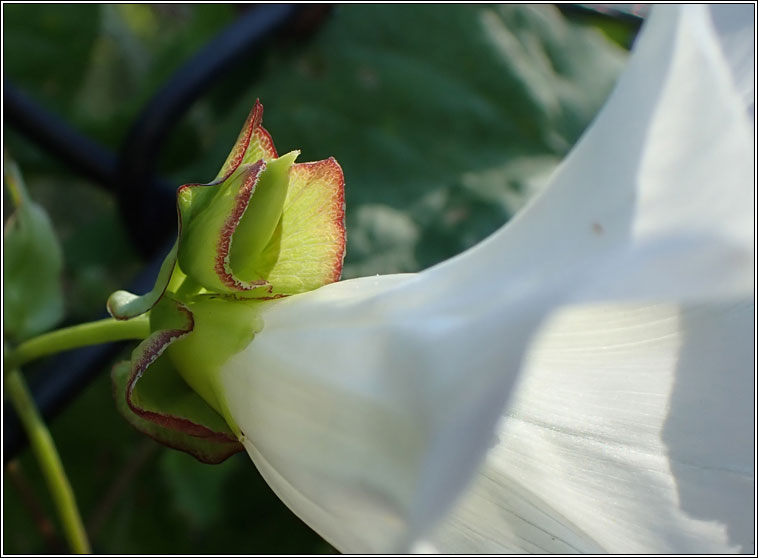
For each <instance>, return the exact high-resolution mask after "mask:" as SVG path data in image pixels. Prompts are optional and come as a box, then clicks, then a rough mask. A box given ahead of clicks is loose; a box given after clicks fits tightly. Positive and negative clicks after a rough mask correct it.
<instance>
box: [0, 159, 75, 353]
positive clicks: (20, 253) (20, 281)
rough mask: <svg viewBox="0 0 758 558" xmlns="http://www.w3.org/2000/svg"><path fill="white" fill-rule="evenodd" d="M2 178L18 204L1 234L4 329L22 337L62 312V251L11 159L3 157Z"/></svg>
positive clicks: (47, 324)
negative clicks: (3, 169)
mask: <svg viewBox="0 0 758 558" xmlns="http://www.w3.org/2000/svg"><path fill="white" fill-rule="evenodd" d="M5 183H6V184H7V186H8V188H9V189H10V190H11V196H12V197H13V198H14V200H15V202H16V204H17V206H16V211H15V212H14V214H13V215H11V217H10V219H9V220H8V222H7V223H6V226H5V234H4V238H3V287H4V289H3V291H4V292H3V294H4V299H3V303H4V304H3V318H4V327H5V333H6V334H7V335H8V336H10V337H12V338H14V339H16V340H21V339H26V338H28V337H31V336H33V335H37V334H39V333H42V332H43V331H45V330H48V329H50V328H51V327H53V326H54V325H55V324H57V323H58V322H59V321H60V319H61V318H62V317H63V290H62V285H61V271H62V269H63V253H62V250H61V246H60V243H59V242H58V238H57V236H56V234H55V231H54V230H53V226H52V223H51V222H50V219H49V217H48V216H47V213H46V212H45V210H44V209H43V208H42V207H41V206H39V205H37V204H36V203H34V202H33V201H31V200H30V199H29V197H28V195H27V194H26V189H25V187H24V184H23V179H22V177H21V173H20V172H19V171H18V169H17V167H16V165H15V163H13V162H12V161H10V160H9V159H7V158H6V160H5Z"/></svg>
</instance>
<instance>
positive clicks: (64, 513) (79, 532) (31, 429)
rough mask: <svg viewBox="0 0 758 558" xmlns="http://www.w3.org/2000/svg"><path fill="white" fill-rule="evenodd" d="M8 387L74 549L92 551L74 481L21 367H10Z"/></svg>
mask: <svg viewBox="0 0 758 558" xmlns="http://www.w3.org/2000/svg"><path fill="white" fill-rule="evenodd" d="M5 387H6V390H7V394H8V397H9V398H10V400H11V403H12V404H13V407H14V408H15V409H16V412H17V413H18V416H19V418H20V419H21V424H22V425H23V427H24V430H26V434H27V436H28V437H29V443H30V444H31V447H32V451H33V452H34V455H35V456H36V457H37V461H38V462H39V465H40V468H41V469H42V474H43V475H44V477H45V481H46V482H47V486H48V488H49V489H50V493H51V494H52V497H53V501H54V502H55V507H56V509H57V511H58V515H59V517H60V519H61V523H62V524H63V532H64V534H65V536H66V540H67V541H68V544H69V547H70V548H71V551H72V552H74V553H76V554H89V553H90V546H89V541H88V540H87V533H86V532H85V531H84V523H83V522H82V518H81V516H80V515H79V509H78V508H77V506H76V498H75V497H74V492H73V490H71V484H69V482H68V478H67V477H66V472H65V471H64V470H63V464H62V463H61V458H60V456H59V455H58V451H57V450H56V449H55V443H54V442H53V438H52V436H51V435H50V431H48V429H47V426H45V423H44V421H43V420H42V417H41V416H40V415H39V412H37V408H36V406H35V405H34V400H33V399H32V396H31V394H30V393H29V390H28V388H27V387H26V382H25V381H24V378H23V376H21V372H20V371H19V370H18V369H14V370H11V371H10V372H9V373H8V374H7V376H6V378H5Z"/></svg>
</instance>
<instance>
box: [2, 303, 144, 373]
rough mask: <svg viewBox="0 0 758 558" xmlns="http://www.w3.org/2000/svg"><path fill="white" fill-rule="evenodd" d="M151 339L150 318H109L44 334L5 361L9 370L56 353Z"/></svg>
mask: <svg viewBox="0 0 758 558" xmlns="http://www.w3.org/2000/svg"><path fill="white" fill-rule="evenodd" d="M148 335H150V318H149V316H148V315H142V316H139V317H137V318H132V319H130V320H114V319H113V318H106V319H104V320H98V321H96V322H89V323H86V324H79V325H75V326H72V327H66V328H63V329H58V330H56V331H51V332H49V333H44V334H42V335H40V336H38V337H33V338H32V339H29V340H27V341H24V342H23V343H21V344H20V345H19V346H18V347H16V349H15V350H13V351H11V352H10V354H9V355H8V356H7V358H6V359H5V366H6V367H7V368H8V369H11V368H17V367H19V366H21V365H22V364H24V363H26V362H29V361H30V360H34V359H36V358H40V357H43V356H46V355H51V354H53V353H59V352H61V351H68V350H71V349H76V348H78V347H84V346H86V345H99V344H100V343H108V342H110V341H124V340H127V339H145V338H146V337H147V336H148Z"/></svg>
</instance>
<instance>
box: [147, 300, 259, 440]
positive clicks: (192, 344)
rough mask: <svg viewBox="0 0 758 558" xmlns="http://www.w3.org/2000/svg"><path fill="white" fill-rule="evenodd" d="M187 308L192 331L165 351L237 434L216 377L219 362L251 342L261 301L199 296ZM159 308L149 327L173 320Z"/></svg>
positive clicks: (177, 368) (257, 324) (186, 378)
mask: <svg viewBox="0 0 758 558" xmlns="http://www.w3.org/2000/svg"><path fill="white" fill-rule="evenodd" d="M188 307H189V310H190V312H191V313H192V316H193V320H194V323H193V328H192V331H191V332H190V333H189V334H188V335H186V336H182V338H180V339H177V340H176V342H175V343H172V344H171V346H170V347H168V350H167V351H166V352H167V354H168V356H169V358H170V359H171V361H172V363H173V365H174V367H175V368H176V370H178V371H179V373H180V374H181V376H182V378H184V380H185V381H186V382H187V384H189V385H190V387H192V389H193V390H194V391H195V392H196V393H198V394H199V395H200V396H201V397H202V398H203V399H205V401H206V402H207V403H208V404H209V405H210V406H211V407H213V408H214V409H215V410H216V411H217V412H218V413H220V414H221V415H222V416H223V417H224V418H225V419H226V422H227V424H229V426H230V427H231V428H232V430H233V431H235V432H237V433H238V434H239V428H238V427H237V425H236V424H235V422H234V418H233V417H232V416H231V415H230V414H229V411H228V407H227V404H226V398H225V395H224V391H223V388H222V387H221V385H220V384H219V382H218V378H219V374H220V371H221V367H222V365H223V364H224V363H225V362H226V361H227V360H228V359H229V358H230V357H231V356H233V355H235V354H237V353H239V352H240V351H242V350H243V349H245V347H247V346H248V345H249V344H250V343H251V342H253V338H254V337H255V335H256V334H257V333H258V332H259V331H260V330H261V329H262V328H263V321H262V319H261V317H260V302H257V301H246V300H229V299H227V298H225V297H220V296H216V295H201V296H197V297H195V299H193V300H192V301H191V302H189V303H188ZM160 309H161V306H160V305H159V306H157V307H156V309H155V310H154V311H153V312H152V313H151V315H150V318H151V327H161V328H162V327H165V324H166V323H167V321H168V320H171V319H175V318H174V317H173V316H172V315H171V314H170V313H169V312H163V311H160V312H156V310H160ZM152 324H154V325H152Z"/></svg>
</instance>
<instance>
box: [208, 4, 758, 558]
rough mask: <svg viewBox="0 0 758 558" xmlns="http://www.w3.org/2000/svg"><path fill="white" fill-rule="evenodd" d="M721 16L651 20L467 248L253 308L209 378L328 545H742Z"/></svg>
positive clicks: (739, 138)
mask: <svg viewBox="0 0 758 558" xmlns="http://www.w3.org/2000/svg"><path fill="white" fill-rule="evenodd" d="M745 8H746V9H747V12H751V13H752V7H751V6H743V7H742V8H736V9H738V10H741V11H742V12H745V11H746V10H745ZM724 9H725V10H728V8H724ZM722 15H724V14H722V13H721V12H718V13H717V14H716V17H715V18H714V19H715V21H716V22H717V25H716V26H715V27H714V25H713V24H712V21H711V17H710V14H709V12H708V9H707V8H706V7H704V6H694V7H678V6H677V7H671V6H669V7H664V8H662V9H658V8H656V10H655V13H654V14H653V15H652V16H651V18H650V20H649V21H648V22H647V23H646V25H645V29H644V31H643V33H642V36H641V38H640V39H639V41H638V44H637V45H636V47H635V52H634V54H633V56H632V58H631V59H630V61H629V64H628V67H627V69H626V71H625V73H624V75H623V76H622V78H621V80H620V82H619V84H618V86H617V88H616V90H615V91H614V93H613V94H612V96H611V98H610V99H609V101H608V103H607V104H606V106H605V107H604V109H603V110H602V111H601V113H600V114H599V116H598V117H597V119H596V121H595V122H594V124H593V125H592V126H591V128H590V129H589V130H588V131H587V132H586V134H585V135H584V137H583V138H582V139H581V141H580V142H579V143H578V144H577V146H576V147H575V148H574V150H573V152H572V153H571V154H570V155H569V157H568V158H567V159H566V160H565V161H564V163H563V164H562V165H561V167H560V168H559V169H558V170H557V171H556V173H555V175H554V176H553V178H552V180H551V182H550V184H549V186H548V187H547V188H546V190H545V191H544V192H543V193H542V195H540V196H539V197H538V198H537V199H535V200H533V201H532V203H531V204H530V205H529V206H528V207H527V208H526V209H525V210H524V211H523V212H522V213H521V214H519V215H518V216H517V217H516V218H515V219H514V220H513V221H512V222H510V223H509V224H508V225H507V226H505V227H504V228H503V229H501V230H500V231H499V232H497V233H496V234H494V235H493V236H492V237H490V238H489V239H487V240H486V241H485V242H482V243H481V244H480V245H478V246H476V247H474V248H473V249H472V250H469V251H468V252H466V253H464V254H461V255H460V256H458V257H456V258H453V259H452V260H449V261H447V262H444V263H442V264H440V265H438V266H435V267H433V268H431V269H428V270H426V271H424V272H423V273H420V274H417V275H395V276H384V277H373V278H363V279H357V280H350V281H344V282H341V283H336V284H332V285H328V286H326V287H323V288H321V289H318V290H316V291H314V292H311V293H306V294H302V295H296V296H292V297H289V298H286V299H282V300H278V301H273V302H270V303H267V307H266V308H265V310H264V311H263V321H264V324H265V326H264V328H263V331H262V332H261V333H260V334H258V335H257V336H256V338H255V340H254V341H253V342H252V343H251V344H250V345H249V346H248V347H247V348H246V349H245V350H244V351H243V352H241V353H239V354H238V355H236V356H234V357H232V358H231V359H230V360H229V361H228V362H227V363H226V364H225V365H224V367H223V369H222V372H221V377H220V378H221V382H222V384H223V385H224V388H225V391H226V397H227V399H228V404H229V408H230V411H231V414H232V416H233V417H234V419H235V421H236V422H237V424H238V425H239V426H240V428H241V429H242V431H243V433H244V435H245V438H244V444H245V447H246V449H247V451H248V453H249V454H250V456H251V457H252V459H253V461H254V462H255V464H256V465H257V467H258V468H259V470H260V471H261V473H262V475H263V476H264V477H265V479H266V480H267V481H268V483H269V484H270V485H271V487H272V488H273V489H274V490H275V492H276V493H277V494H278V495H279V497H280V498H281V499H282V500H283V501H284V502H285V503H286V504H287V505H288V506H289V507H290V508H291V509H292V510H293V511H294V512H295V513H296V514H298V515H299V516H300V517H301V518H302V519H303V520H304V521H305V522H306V523H308V524H309V525H310V526H311V527H313V528H314V529H315V530H316V531H317V532H319V533H320V534H321V535H322V536H323V537H324V538H325V539H326V540H327V541H329V542H330V543H332V544H333V545H335V546H336V547H337V548H338V549H339V550H341V551H343V552H352V553H362V552H392V551H403V550H407V549H411V548H414V549H417V550H424V549H428V550H441V551H452V552H478V551H482V552H493V551H497V552H503V551H535V552H544V551H551V552H552V551H555V552H572V551H586V552H587V551H588V552H593V551H609V552H631V553H635V552H672V551H673V552H698V553H700V552H718V551H727V552H730V551H742V552H752V551H753V548H754V540H753V527H754V516H753V512H754V505H753V502H752V495H753V487H754V480H753V479H754V471H753V465H752V463H753V461H752V456H753V454H754V444H755V437H754V431H753V418H752V417H753V413H752V410H753V408H752V404H753V393H754V381H753V367H752V359H751V355H752V348H753V342H754V331H753V329H752V324H753V307H754V293H753V280H754V277H753V268H754V240H753V230H754V220H753V207H754V198H753V184H754V177H753V173H752V171H753V166H754V158H753V157H754V146H753V134H754V128H752V127H751V122H750V119H749V117H748V115H749V114H752V110H753V109H752V108H750V102H752V99H753V96H754V94H753V93H752V91H753V90H752V89H750V87H752V84H753V80H752V78H751V79H750V80H746V79H743V74H742V73H736V72H743V71H745V69H746V68H748V67H749V68H750V69H751V71H752V67H753V64H752V63H749V64H745V63H744V56H742V55H744V52H746V51H745V50H744V48H743V46H744V39H745V37H748V36H749V38H750V40H752V37H753V30H752V21H753V19H752V15H750V14H748V16H749V17H745V16H744V15H738V17H736V18H735V17H728V16H731V15H732V13H731V12H728V11H727V12H725V15H726V16H727V17H722ZM745 29H747V30H748V34H746V33H745V32H744V30H745ZM730 37H731V38H730ZM751 52H752V51H751ZM740 56H742V58H740ZM748 81H749V83H748ZM746 87H747V89H746ZM745 101H748V102H745ZM746 109H747V110H746ZM504 409H505V415H503V410H504ZM501 416H502V417H503V418H502V420H500V421H499V423H498V419H499V418H500V417H501ZM496 424H497V429H495V427H496ZM485 455H486V458H485ZM477 471H478V476H476V473H477ZM472 478H473V479H474V480H473V481H472V480H471V479H472ZM466 490H467V492H466ZM424 537H426V539H425V540H426V542H421V541H422V540H423V539H424ZM414 545H415V546H414Z"/></svg>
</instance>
